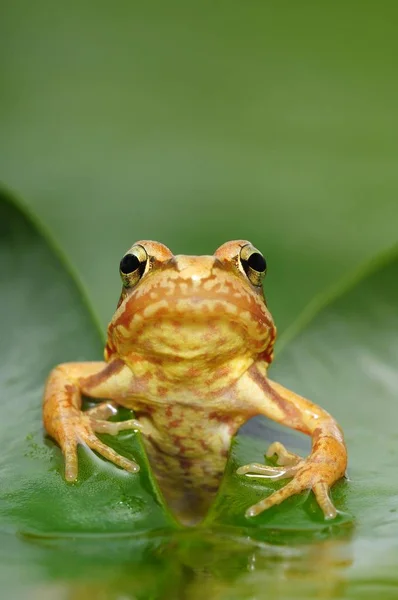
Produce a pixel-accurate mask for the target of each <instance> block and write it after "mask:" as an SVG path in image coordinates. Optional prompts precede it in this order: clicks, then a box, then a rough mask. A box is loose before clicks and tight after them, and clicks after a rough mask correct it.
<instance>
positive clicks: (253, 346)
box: [107, 240, 275, 364]
mask: <svg viewBox="0 0 398 600" xmlns="http://www.w3.org/2000/svg"><path fill="white" fill-rule="evenodd" d="M265 272H266V262H265V259H264V257H263V256H262V254H261V253H260V252H259V251H258V250H257V249H256V248H255V247H254V246H252V244H251V243H250V242H247V241H243V240H237V241H232V242H227V243H226V244H224V245H222V246H221V247H220V248H218V250H216V252H215V253H214V255H213V256H185V255H176V256H175V255H173V254H172V252H171V251H170V250H169V249H168V248H167V247H166V246H164V245H163V244H160V243H158V242H152V241H139V242H136V243H135V244H134V245H133V246H132V247H131V248H130V250H128V252H126V254H125V255H124V256H123V258H122V260H121V262H120V275H121V278H122V282H123V289H122V294H121V297H120V300H119V304H118V308H117V310H116V313H115V315H114V317H113V319H112V322H111V323H110V325H109V329H108V350H107V352H108V354H107V356H108V357H109V356H110V355H112V354H115V353H116V354H117V355H118V356H119V357H121V358H123V359H127V358H128V356H129V355H132V354H134V355H135V357H137V356H140V357H142V358H143V359H151V358H153V359H154V360H163V361H164V360H168V359H170V360H172V361H181V360H188V361H197V362H198V364H203V363H205V362H209V361H212V362H218V361H219V362H224V361H226V360H228V358H229V357H230V358H232V357H243V356H244V357H250V358H254V357H255V356H257V355H260V354H262V355H263V357H264V359H265V360H267V362H269V361H270V360H271V357H272V345H273V341H274V338H275V327H274V324H273V321H272V317H271V315H270V313H269V311H268V309H267V306H266V303H265V299H264V294H263V288H262V280H263V278H264V276H265ZM135 360H136V358H135ZM127 362H128V361H127Z"/></svg>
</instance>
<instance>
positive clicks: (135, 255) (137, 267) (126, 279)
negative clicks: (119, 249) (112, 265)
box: [119, 245, 148, 287]
mask: <svg viewBox="0 0 398 600" xmlns="http://www.w3.org/2000/svg"><path fill="white" fill-rule="evenodd" d="M147 263H148V254H147V253H146V250H145V248H144V247H143V246H140V245H137V246H133V247H132V248H130V250H129V251H128V252H127V254H125V255H124V256H123V258H122V260H121V261H120V265H119V269H120V276H121V278H122V281H123V285H124V286H125V287H132V286H133V285H136V284H137V283H138V282H139V280H140V279H141V277H142V276H143V274H144V271H145V267H146V265H147Z"/></svg>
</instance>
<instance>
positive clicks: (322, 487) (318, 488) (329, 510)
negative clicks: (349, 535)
mask: <svg viewBox="0 0 398 600" xmlns="http://www.w3.org/2000/svg"><path fill="white" fill-rule="evenodd" d="M313 492H314V494H315V497H316V499H317V502H318V504H319V506H320V507H321V509H322V512H323V514H324V516H325V519H328V520H329V519H334V518H335V517H336V515H337V509H336V507H335V505H334V504H333V502H332V500H331V499H330V496H329V486H328V485H327V484H326V483H323V482H321V483H316V484H315V485H314V487H313Z"/></svg>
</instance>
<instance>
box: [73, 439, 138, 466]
mask: <svg viewBox="0 0 398 600" xmlns="http://www.w3.org/2000/svg"><path fill="white" fill-rule="evenodd" d="M79 441H80V443H84V444H86V445H87V446H88V447H89V448H91V450H95V452H98V454H100V455H101V456H103V457H104V458H106V459H107V460H109V461H110V462H112V463H114V464H115V465H117V466H118V467H121V468H122V469H125V470H126V471H129V472H130V473H137V471H139V470H140V467H139V465H137V463H136V462H134V461H132V460H129V459H128V458H126V457H125V456H122V455H121V454H118V453H117V452H115V450H113V448H110V447H109V446H107V445H106V444H104V443H103V442H101V440H100V439H98V438H97V436H96V435H95V434H94V433H91V432H89V431H86V432H85V433H84V435H83V436H82V439H80V440H79Z"/></svg>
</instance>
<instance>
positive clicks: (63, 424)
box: [47, 403, 141, 482]
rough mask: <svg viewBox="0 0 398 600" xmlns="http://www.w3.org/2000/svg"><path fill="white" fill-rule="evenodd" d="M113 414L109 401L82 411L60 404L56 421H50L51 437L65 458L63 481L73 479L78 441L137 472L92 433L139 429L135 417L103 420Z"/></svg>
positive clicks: (75, 473)
mask: <svg viewBox="0 0 398 600" xmlns="http://www.w3.org/2000/svg"><path fill="white" fill-rule="evenodd" d="M113 414H115V407H114V406H113V405H112V404H109V403H103V404H100V405H99V406H96V407H94V408H93V409H90V410H88V411H86V412H82V411H80V410H77V409H75V408H72V407H64V409H63V411H62V412H61V413H60V414H58V415H57V418H56V421H57V422H54V421H53V423H52V429H53V430H54V434H53V437H55V438H56V439H57V441H58V443H59V445H60V446H61V449H62V452H63V455H64V458H65V479H66V480H67V481H70V482H73V481H76V479H77V475H78V461H77V446H78V444H85V445H87V446H88V447H89V448H91V449H92V450H95V451H96V452H98V454H100V455H101V456H103V457H104V458H106V459H108V460H109V461H111V462H113V463H114V464H115V465H117V466H118V467H121V468H122V469H125V470H126V471H129V472H130V473H136V472H137V471H139V466H138V465H137V463H135V462H134V461H131V460H129V459H127V458H125V457H124V456H121V455H120V454H118V453H117V452H115V450H113V449H112V448H110V447H109V446H107V445H106V444H104V443H103V442H101V440H100V439H98V437H97V436H96V435H95V432H98V433H109V434H111V435H116V434H117V433H119V431H122V430H124V429H141V424H140V423H138V421H136V420H135V419H130V420H128V421H120V422H118V423H113V422H109V421H106V420H104V418H103V417H106V418H109V417H110V416H111V415H113ZM47 427H48V425H47Z"/></svg>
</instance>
